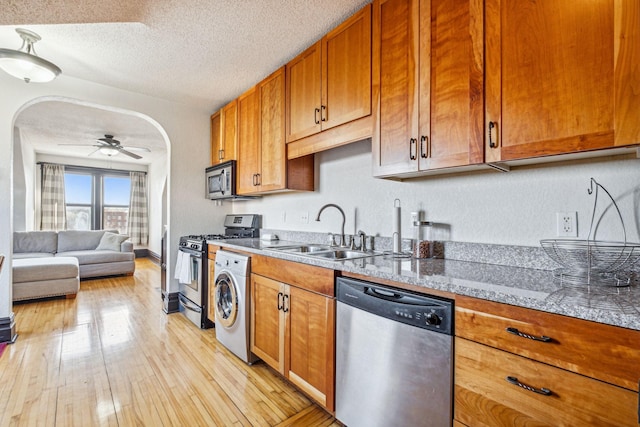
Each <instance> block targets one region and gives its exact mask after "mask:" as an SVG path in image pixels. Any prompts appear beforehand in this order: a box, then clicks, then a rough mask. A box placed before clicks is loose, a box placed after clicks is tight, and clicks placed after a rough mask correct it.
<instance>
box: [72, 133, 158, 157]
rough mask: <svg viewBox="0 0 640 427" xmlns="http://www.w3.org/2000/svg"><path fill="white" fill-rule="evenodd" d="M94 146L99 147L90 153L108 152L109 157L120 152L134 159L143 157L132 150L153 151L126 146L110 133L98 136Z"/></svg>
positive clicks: (83, 145)
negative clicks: (102, 136)
mask: <svg viewBox="0 0 640 427" xmlns="http://www.w3.org/2000/svg"><path fill="white" fill-rule="evenodd" d="M59 145H75V146H82V147H86V145H85V144H59ZM92 147H97V149H96V150H95V151H93V152H91V153H89V155H92V154H93V153H95V152H96V151H100V152H101V153H102V154H106V155H107V156H109V157H111V156H115V155H117V154H118V153H122V154H125V155H127V156H129V157H132V158H134V159H141V158H142V157H141V156H139V155H137V154H135V153H132V152H131V151H145V152H147V153H148V152H150V151H151V150H149V149H148V148H146V147H124V146H123V145H122V144H121V143H120V141H118V140H117V139H114V138H113V135H108V134H107V135H105V136H104V138H98V139H97V140H96V144H93V145H92ZM129 150H131V151H129Z"/></svg>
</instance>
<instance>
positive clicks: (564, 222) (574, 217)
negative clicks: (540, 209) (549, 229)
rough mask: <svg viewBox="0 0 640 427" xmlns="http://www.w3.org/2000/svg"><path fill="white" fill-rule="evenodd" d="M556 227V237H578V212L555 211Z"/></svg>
mask: <svg viewBox="0 0 640 427" xmlns="http://www.w3.org/2000/svg"><path fill="white" fill-rule="evenodd" d="M556 227H557V231H556V234H557V236H558V237H578V213H577V212H558V213H556Z"/></svg>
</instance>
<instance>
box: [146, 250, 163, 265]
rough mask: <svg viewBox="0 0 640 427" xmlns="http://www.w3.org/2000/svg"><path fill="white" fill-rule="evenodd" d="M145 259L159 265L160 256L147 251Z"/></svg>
mask: <svg viewBox="0 0 640 427" xmlns="http://www.w3.org/2000/svg"><path fill="white" fill-rule="evenodd" d="M147 258H149V260H151V262H152V263H154V264H158V265H160V255H158V254H157V253H155V252H153V251H150V250H148V249H147Z"/></svg>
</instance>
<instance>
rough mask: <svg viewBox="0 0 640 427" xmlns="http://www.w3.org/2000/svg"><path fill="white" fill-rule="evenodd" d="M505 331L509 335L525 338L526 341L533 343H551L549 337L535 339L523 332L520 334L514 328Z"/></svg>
mask: <svg viewBox="0 0 640 427" xmlns="http://www.w3.org/2000/svg"><path fill="white" fill-rule="evenodd" d="M506 331H507V332H509V333H510V334H513V335H517V336H519V337H522V338H527V339H530V340H534V341H540V342H551V341H552V339H551V338H550V337H547V336H545V335H542V336H539V337H536V336H534V335H529V334H525V333H524V332H520V331H519V330H517V329H516V328H507V329H506Z"/></svg>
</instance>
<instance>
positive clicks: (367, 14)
mask: <svg viewBox="0 0 640 427" xmlns="http://www.w3.org/2000/svg"><path fill="white" fill-rule="evenodd" d="M286 67H287V71H286V74H287V102H288V113H287V137H286V139H287V142H292V141H296V140H299V139H301V138H304V137H307V136H310V135H314V134H317V133H318V132H321V131H324V130H327V129H331V128H334V127H337V126H339V125H342V124H345V123H349V122H351V121H354V120H356V119H359V118H362V117H365V116H369V115H370V114H371V5H367V6H365V7H364V8H363V9H362V10H360V11H359V12H357V13H356V14H355V15H353V16H352V17H351V18H349V19H347V20H346V21H345V22H344V23H342V24H341V25H339V26H338V27H337V28H335V29H334V30H332V31H331V32H329V33H328V34H327V35H326V36H324V37H323V38H322V40H320V41H318V42H317V43H315V44H314V45H313V46H311V47H310V48H308V49H307V50H306V51H304V52H303V53H301V54H300V55H299V56H298V57H296V58H295V59H293V60H292V61H291V62H289V63H288V64H287V66H286Z"/></svg>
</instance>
